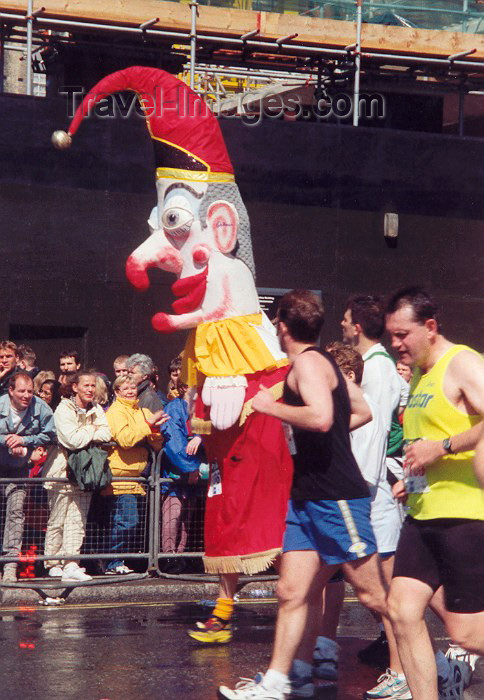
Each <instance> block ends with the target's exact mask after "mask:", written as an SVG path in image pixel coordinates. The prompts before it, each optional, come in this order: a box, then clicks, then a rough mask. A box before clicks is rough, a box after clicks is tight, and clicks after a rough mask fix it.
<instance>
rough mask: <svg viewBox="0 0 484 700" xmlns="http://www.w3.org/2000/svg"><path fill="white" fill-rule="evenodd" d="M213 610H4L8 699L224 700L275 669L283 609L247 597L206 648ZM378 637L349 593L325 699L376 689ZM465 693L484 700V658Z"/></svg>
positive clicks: (88, 606)
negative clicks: (225, 632) (229, 629)
mask: <svg viewBox="0 0 484 700" xmlns="http://www.w3.org/2000/svg"><path fill="white" fill-rule="evenodd" d="M209 611H210V608H209V607H208V606H203V605H201V604H199V603H197V602H196V601H193V602H177V601H169V602H163V603H159V602H148V603H147V602H144V603H139V602H138V603H136V602H132V601H129V600H127V601H125V602H119V603H101V604H96V603H80V604H75V603H74V604H70V603H67V604H65V605H64V606H62V607H55V608H43V607H37V606H30V607H29V606H8V607H7V606H4V607H2V608H1V609H0V639H1V649H2V656H3V663H2V670H1V673H0V698H5V699H9V700H10V699H11V698H12V699H16V698H22V700H81V699H82V700H147V699H148V698H149V699H150V700H153V699H154V698H160V699H162V700H171V699H172V698H183V699H184V700H215V698H216V688H217V686H218V685H220V684H227V685H232V686H233V684H234V683H235V681H237V680H238V677H239V676H249V677H252V676H253V675H254V673H255V672H256V671H258V670H264V669H265V667H266V665H267V662H268V660H269V654H270V647H271V642H272V638H273V631H274V617H275V612H276V605H275V603H274V602H270V601H266V600H263V599H260V600H247V601H241V602H240V603H239V604H238V606H237V614H236V615H237V620H236V624H235V633H234V640H233V642H232V643H231V644H228V645H223V646H216V647H215V646H208V647H207V646H201V645H197V644H196V643H195V642H192V641H191V640H190V639H189V638H188V637H187V636H186V633H185V631H186V628H187V627H188V626H189V625H190V624H192V623H193V621H194V620H196V619H203V618H204V617H206V613H207V612H209ZM429 620H430V618H429ZM431 626H432V628H433V632H434V635H435V637H436V640H437V644H438V645H439V646H440V647H441V648H446V642H445V638H444V637H443V635H442V628H441V626H440V624H438V623H437V622H435V620H434V619H432V620H431ZM374 636H376V630H375V623H374V622H373V620H372V618H371V617H370V616H369V614H368V613H367V612H366V611H364V610H363V609H362V608H361V606H360V605H359V604H358V603H357V602H356V601H355V600H354V598H351V597H350V598H349V599H347V601H346V603H345V606H344V609H343V614H342V618H341V625H340V638H339V641H340V643H341V644H342V648H343V654H342V662H341V672H340V681H339V684H338V687H336V686H334V685H329V686H328V687H324V688H319V689H318V695H317V698H318V699H319V700H336V698H337V700H350V699H351V700H353V699H354V698H361V697H362V693H363V691H364V690H366V689H368V688H370V687H372V686H373V685H374V681H375V680H376V678H377V676H378V673H379V672H378V670H377V669H372V668H369V667H367V666H363V665H361V664H359V663H358V660H357V658H356V652H357V651H358V650H359V649H360V648H362V647H363V646H365V645H366V644H367V643H368V640H370V639H372V638H374ZM465 698H466V700H482V699H483V698H484V661H483V660H481V661H479V664H478V667H477V671H476V674H475V676H474V680H473V684H472V686H471V687H470V688H469V689H468V690H467V691H466V693H465Z"/></svg>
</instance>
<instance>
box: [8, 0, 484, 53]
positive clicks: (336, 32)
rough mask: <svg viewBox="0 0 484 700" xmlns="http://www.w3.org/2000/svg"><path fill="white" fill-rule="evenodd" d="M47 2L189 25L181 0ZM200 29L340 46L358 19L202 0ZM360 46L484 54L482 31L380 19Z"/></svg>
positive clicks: (98, 15) (106, 15) (97, 17)
mask: <svg viewBox="0 0 484 700" xmlns="http://www.w3.org/2000/svg"><path fill="white" fill-rule="evenodd" d="M40 6H43V7H45V12H44V15H45V16H47V17H59V18H62V19H72V20H84V21H91V22H96V23H97V22H99V23H106V24H109V23H114V24H123V25H129V26H137V25H139V24H141V23H142V22H145V21H147V20H149V19H151V18H154V17H159V18H160V20H159V22H157V24H155V25H154V28H159V29H167V30H170V29H176V30H182V31H183V30H184V31H189V30H190V8H189V6H188V5H187V4H185V3H177V2H163V1H160V0H138V1H137V2H133V0H110V2H109V3H104V2H99V0H44V2H42V1H41V0H40V1H39V0H36V2H35V3H34V7H35V8H36V7H40ZM0 11H4V12H8V11H13V12H22V13H26V12H27V2H26V0H6V1H5V2H1V0H0ZM197 26H198V31H199V32H202V33H207V34H216V35H223V36H231V37H234V36H236V37H240V36H241V35H242V34H245V33H246V32H249V31H251V30H253V29H256V28H259V29H260V32H261V36H262V37H264V38H272V39H277V38H279V37H282V36H287V35H289V34H293V33H296V32H297V34H298V37H297V39H296V40H295V42H294V43H297V44H299V43H300V44H309V45H318V46H323V47H336V48H344V47H345V46H347V45H348V44H353V43H354V41H355V37H356V25H355V23H353V22H343V21H338V20H332V19H320V18H316V17H303V16H300V15H294V14H277V13H273V12H253V11H250V10H237V9H233V8H220V7H212V6H205V5H201V6H200V7H199V19H198V25H197ZM362 45H363V50H365V49H367V50H375V51H381V52H386V53H398V54H411V55H417V56H427V57H431V56H437V57H442V56H449V55H451V54H454V53H458V52H461V51H468V50H470V49H476V53H475V54H473V56H472V57H471V60H472V58H473V59H484V36H483V35H476V34H463V33H460V32H447V31H436V30H428V29H413V28H412V29H409V28H406V27H391V26H382V25H378V24H363V32H362Z"/></svg>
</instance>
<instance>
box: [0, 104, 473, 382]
mask: <svg viewBox="0 0 484 700" xmlns="http://www.w3.org/2000/svg"><path fill="white" fill-rule="evenodd" d="M0 123H1V124H2V130H1V133H0V163H1V169H0V212H1V236H0V284H1V289H2V312H3V313H2V314H1V316H0V336H1V337H8V336H9V335H15V336H16V337H17V339H24V340H27V341H30V342H31V343H32V345H33V346H34V347H35V348H36V349H37V350H38V353H39V355H40V363H41V364H42V365H43V366H44V367H45V366H52V367H54V366H55V364H56V355H57V353H58V352H59V351H60V350H62V349H64V347H66V346H67V347H71V346H73V347H77V348H78V349H80V350H81V351H82V352H83V353H84V354H85V355H87V357H86V364H88V365H96V366H98V367H99V368H100V369H103V370H105V371H107V370H110V362H111V360H112V358H113V357H114V356H115V355H117V354H119V353H121V352H128V353H130V352H136V351H144V352H147V353H148V354H151V355H153V357H154V358H155V360H156V361H157V362H158V363H159V364H160V366H161V367H162V368H164V366H165V364H166V363H167V362H168V360H169V359H170V358H171V357H172V356H173V355H174V354H176V353H177V352H178V350H179V349H180V348H181V347H182V345H183V343H184V337H183V335H182V334H176V335H174V336H160V335H159V334H156V333H155V332H154V331H153V330H152V329H151V325H150V318H151V315H152V314H153V313H155V312H156V311H160V310H165V311H166V310H169V305H170V303H171V301H172V297H171V292H170V286H171V284H172V282H173V281H174V279H173V278H172V277H170V276H169V275H168V274H166V273H162V272H157V271H153V272H151V273H150V277H151V280H152V286H151V288H150V290H149V291H148V292H146V293H138V292H136V291H134V290H132V288H131V287H130V286H129V284H128V282H127V280H126V278H125V276H124V264H125V260H126V258H127V256H128V254H129V253H130V252H131V251H132V250H133V249H134V248H135V247H136V246H137V245H138V244H139V243H140V242H141V241H142V240H144V238H145V237H146V235H147V233H148V228H147V225H146V223H145V222H146V219H147V217H148V215H149V213H150V211H151V207H152V206H153V205H154V204H155V189H154V171H153V160H152V155H151V144H150V143H149V139H148V137H147V134H146V130H145V127H144V124H143V122H142V121H141V120H140V119H138V118H136V117H134V118H132V119H131V120H130V121H129V123H128V122H126V121H124V120H117V121H113V120H105V121H104V122H101V121H94V120H90V121H89V122H86V123H85V124H84V125H83V126H82V128H81V130H80V132H79V134H78V136H77V137H76V140H75V143H74V145H73V147H72V148H71V150H70V151H67V152H59V151H55V150H54V149H53V148H52V147H51V145H50V134H51V132H52V131H53V130H54V129H56V128H65V127H66V126H67V123H68V120H67V117H66V114H65V105H64V104H63V102H61V101H60V100H50V99H34V98H27V97H24V96H13V95H4V96H1V97H0ZM222 128H223V131H224V134H225V137H226V141H227V145H228V148H229V151H230V153H231V156H232V159H233V163H234V166H235V170H236V176H237V181H238V183H239V186H240V188H241V191H242V196H243V197H244V200H245V202H246V204H247V207H248V210H249V214H250V217H251V223H252V228H253V244H254V252H255V259H256V266H257V283H258V285H259V286H261V287H282V288H292V287H297V286H298V287H307V288H311V289H321V290H322V292H323V297H324V299H325V302H326V306H327V311H328V320H327V325H326V329H325V338H326V339H328V340H329V339H332V338H335V337H338V338H339V336H340V332H339V327H338V324H339V320H340V318H341V315H342V313H343V310H344V300H345V298H346V296H347V295H348V294H349V293H352V292H378V293H387V292H389V291H391V290H392V289H394V288H395V287H397V286H400V285H403V284H408V283H425V284H427V285H428V286H429V287H430V288H431V290H432V291H433V292H434V293H435V294H436V295H437V296H438V297H440V298H441V300H442V302H443V305H444V322H445V325H446V331H447V334H448V336H449V337H450V338H452V339H454V340H458V341H462V342H467V343H470V344H472V345H474V346H475V347H477V348H478V349H480V350H483V349H484V338H483V334H482V318H483V317H484V285H483V282H482V270H483V263H484V223H483V218H484V210H483V203H482V189H483V185H484V158H483V156H484V141H482V140H479V139H458V138H455V137H451V136H441V135H431V134H418V133H411V132H398V131H390V130H381V129H380V130H377V129H374V130H372V129H358V130H354V129H353V128H351V127H338V126H332V125H319V124H315V123H312V124H301V123H286V122H269V121H266V122H264V123H262V124H260V125H259V126H254V127H248V126H244V125H243V124H241V123H240V122H239V121H234V120H226V121H224V122H222ZM386 210H387V211H394V212H396V213H398V214H399V219H400V228H399V237H398V240H397V244H396V246H395V247H391V246H390V245H388V244H387V241H386V239H385V238H384V236H383V214H384V211H386Z"/></svg>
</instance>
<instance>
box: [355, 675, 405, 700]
mask: <svg viewBox="0 0 484 700" xmlns="http://www.w3.org/2000/svg"><path fill="white" fill-rule="evenodd" d="M363 697H364V698H366V700H380V698H385V700H390V698H391V699H392V700H412V694H411V692H410V688H409V687H408V685H407V681H406V679H405V677H404V678H399V676H398V674H397V673H395V671H392V669H391V668H387V670H386V672H385V673H383V674H382V675H381V676H380V677H379V679H378V681H377V685H376V686H375V687H374V688H371V690H367V691H366V692H365V693H364V694H363Z"/></svg>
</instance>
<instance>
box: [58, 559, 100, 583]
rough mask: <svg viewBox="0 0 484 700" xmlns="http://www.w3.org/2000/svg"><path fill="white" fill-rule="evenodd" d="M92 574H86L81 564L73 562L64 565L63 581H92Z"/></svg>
mask: <svg viewBox="0 0 484 700" xmlns="http://www.w3.org/2000/svg"><path fill="white" fill-rule="evenodd" d="M91 580H92V576H89V574H86V572H85V571H83V570H82V569H81V567H80V566H78V565H77V564H74V563H73V562H71V563H70V564H66V566H64V570H63V572H62V579H61V581H91Z"/></svg>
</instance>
